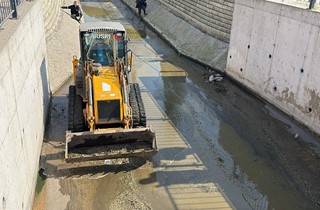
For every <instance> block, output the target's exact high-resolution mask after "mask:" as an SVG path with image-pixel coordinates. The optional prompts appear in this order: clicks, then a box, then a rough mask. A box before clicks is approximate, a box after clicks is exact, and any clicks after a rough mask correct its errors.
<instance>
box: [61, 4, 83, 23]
mask: <svg viewBox="0 0 320 210" xmlns="http://www.w3.org/2000/svg"><path fill="white" fill-rule="evenodd" d="M61 8H62V9H70V11H71V17H72V18H73V19H75V20H77V21H78V22H80V19H81V17H82V12H81V9H80V7H79V5H78V3H77V1H74V2H73V4H72V5H70V6H62V7H61Z"/></svg>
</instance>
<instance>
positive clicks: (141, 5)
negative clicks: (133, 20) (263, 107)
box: [136, 0, 147, 17]
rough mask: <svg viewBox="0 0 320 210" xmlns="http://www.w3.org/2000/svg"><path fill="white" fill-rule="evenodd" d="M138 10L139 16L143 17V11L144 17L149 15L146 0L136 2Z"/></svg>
mask: <svg viewBox="0 0 320 210" xmlns="http://www.w3.org/2000/svg"><path fill="white" fill-rule="evenodd" d="M136 8H138V14H139V16H140V17H141V10H143V13H144V15H147V12H146V8H147V1H146V0H136Z"/></svg>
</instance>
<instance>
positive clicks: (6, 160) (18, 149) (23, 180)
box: [0, 1, 50, 210]
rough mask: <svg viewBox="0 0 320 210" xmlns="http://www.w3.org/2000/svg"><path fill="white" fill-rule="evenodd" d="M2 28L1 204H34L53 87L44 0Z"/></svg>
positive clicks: (15, 206)
mask: <svg viewBox="0 0 320 210" xmlns="http://www.w3.org/2000/svg"><path fill="white" fill-rule="evenodd" d="M18 12H19V19H18V20H8V21H6V23H5V24H4V25H3V30H1V31H0V37H1V39H0V58H1V59H0V98H1V100H0V107H1V109H0V125H1V126H0V209H8V210H11V209H31V208H32V201H33V197H34V190H35V185H36V180H37V172H38V165H39V155H40V150H41V145H42V140H43V135H44V130H45V123H46V119H47V116H48V107H49V103H50V89H49V83H48V72H47V54H46V41H45V31H44V23H43V14H42V4H41V1H32V2H31V1H26V2H23V3H22V4H21V5H20V6H19V10H18Z"/></svg>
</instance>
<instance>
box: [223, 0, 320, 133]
mask: <svg viewBox="0 0 320 210" xmlns="http://www.w3.org/2000/svg"><path fill="white" fill-rule="evenodd" d="M319 58H320V13H319V12H315V11H310V10H306V9H301V8H297V7H292V6H288V5H283V4H279V3H274V2H269V1H264V0H236V1H235V8H234V15H233V23H232V30H231V38H230V44H229V54H228V62H227V70H226V71H227V74H228V75H229V76H230V77H232V78H233V79H235V80H237V81H238V82H240V83H241V84H242V85H244V86H246V87H247V88H249V89H250V90H252V91H253V92H255V93H256V94H257V95H259V96H261V97H262V98H264V99H266V100H267V101H269V102H270V103H271V104H274V105H275V106H276V107H278V108H279V109H281V110H282V111H284V112H285V113H287V114H288V115H290V116H292V117H293V118H294V119H296V120H297V121H299V122H301V123H302V124H304V125H306V126H307V127H309V128H310V129H311V130H312V131H314V132H316V133H318V134H320V85H319V84H320V71H319V69H320V59H319Z"/></svg>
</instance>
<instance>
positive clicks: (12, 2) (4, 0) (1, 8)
mask: <svg viewBox="0 0 320 210" xmlns="http://www.w3.org/2000/svg"><path fill="white" fill-rule="evenodd" d="M23 1H25V0H0V27H1V26H2V24H3V23H4V22H5V21H6V20H7V19H9V18H10V17H11V18H17V17H18V12H17V7H18V6H19V5H20V4H21V3H22V2H23Z"/></svg>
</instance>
